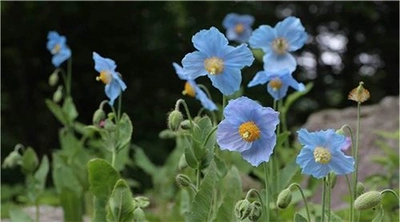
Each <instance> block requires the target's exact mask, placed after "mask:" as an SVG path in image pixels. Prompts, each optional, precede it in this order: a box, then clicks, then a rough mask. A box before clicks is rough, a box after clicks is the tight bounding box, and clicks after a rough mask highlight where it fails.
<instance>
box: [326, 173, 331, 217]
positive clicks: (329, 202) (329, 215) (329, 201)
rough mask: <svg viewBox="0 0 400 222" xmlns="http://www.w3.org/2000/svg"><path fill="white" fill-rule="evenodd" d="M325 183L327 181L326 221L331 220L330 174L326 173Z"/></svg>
mask: <svg viewBox="0 0 400 222" xmlns="http://www.w3.org/2000/svg"><path fill="white" fill-rule="evenodd" d="M327 183H328V185H329V186H328V187H327V188H328V200H327V208H328V215H327V217H328V222H330V221H331V193H332V185H331V184H330V183H331V174H328V178H327Z"/></svg>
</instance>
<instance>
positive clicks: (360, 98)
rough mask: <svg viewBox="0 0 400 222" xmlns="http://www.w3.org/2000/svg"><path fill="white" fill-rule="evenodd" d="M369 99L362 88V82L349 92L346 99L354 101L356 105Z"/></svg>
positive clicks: (366, 92) (366, 91) (368, 95)
mask: <svg viewBox="0 0 400 222" xmlns="http://www.w3.org/2000/svg"><path fill="white" fill-rule="evenodd" d="M369 97H370V94H369V91H368V90H366V89H365V88H364V82H360V84H359V85H358V87H357V88H354V89H352V90H351V91H350V93H349V96H348V99H349V100H353V101H356V102H358V103H363V102H365V101H367V100H368V99H369Z"/></svg>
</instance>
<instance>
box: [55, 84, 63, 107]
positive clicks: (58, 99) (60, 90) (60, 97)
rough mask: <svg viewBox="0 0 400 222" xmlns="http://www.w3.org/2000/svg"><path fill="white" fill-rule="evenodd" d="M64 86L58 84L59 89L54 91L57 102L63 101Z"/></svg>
mask: <svg viewBox="0 0 400 222" xmlns="http://www.w3.org/2000/svg"><path fill="white" fill-rule="evenodd" d="M62 90H63V87H62V86H58V88H57V90H56V91H55V92H54V94H53V101H54V102H55V103H58V102H60V101H61V99H62V98H63V92H62Z"/></svg>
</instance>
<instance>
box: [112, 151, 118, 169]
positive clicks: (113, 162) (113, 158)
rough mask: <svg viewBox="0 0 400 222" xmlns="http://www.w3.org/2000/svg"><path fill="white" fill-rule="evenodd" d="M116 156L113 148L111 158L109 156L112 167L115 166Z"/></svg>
mask: <svg viewBox="0 0 400 222" xmlns="http://www.w3.org/2000/svg"><path fill="white" fill-rule="evenodd" d="M116 156H117V150H116V149H115V148H114V149H113V150H112V156H111V166H112V167H114V166H115V158H116Z"/></svg>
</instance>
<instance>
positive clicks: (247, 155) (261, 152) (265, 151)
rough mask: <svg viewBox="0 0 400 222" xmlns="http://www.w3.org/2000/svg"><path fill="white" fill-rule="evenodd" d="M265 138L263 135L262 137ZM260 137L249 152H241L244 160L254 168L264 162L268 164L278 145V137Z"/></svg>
mask: <svg viewBox="0 0 400 222" xmlns="http://www.w3.org/2000/svg"><path fill="white" fill-rule="evenodd" d="M262 136H263V135H262ZM262 136H261V137H260V138H259V139H258V140H256V141H254V142H253V144H252V146H251V148H250V149H249V150H246V151H243V152H241V154H242V157H243V159H245V160H246V161H247V162H249V163H250V164H251V165H253V166H256V167H257V166H258V165H260V164H261V163H262V162H268V161H269V158H270V156H271V154H272V153H273V151H274V147H275V144H276V135H275V134H273V136H272V137H262Z"/></svg>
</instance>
